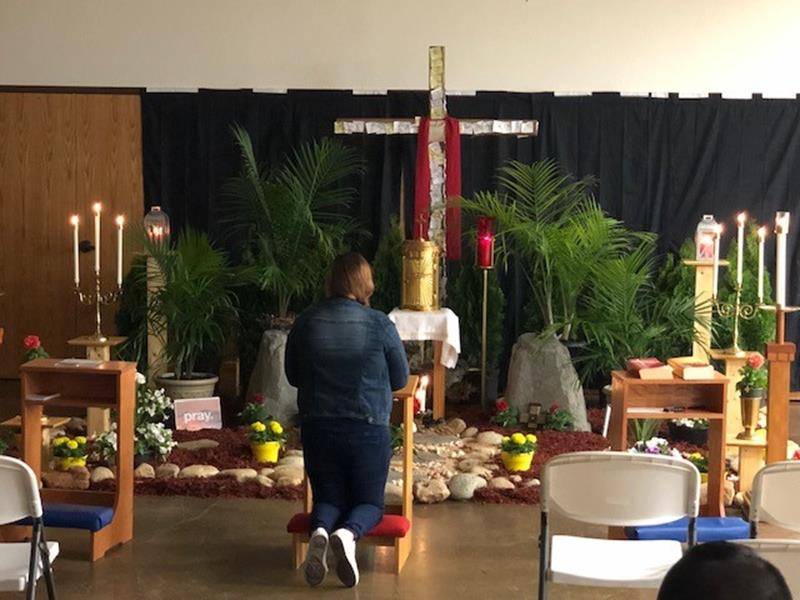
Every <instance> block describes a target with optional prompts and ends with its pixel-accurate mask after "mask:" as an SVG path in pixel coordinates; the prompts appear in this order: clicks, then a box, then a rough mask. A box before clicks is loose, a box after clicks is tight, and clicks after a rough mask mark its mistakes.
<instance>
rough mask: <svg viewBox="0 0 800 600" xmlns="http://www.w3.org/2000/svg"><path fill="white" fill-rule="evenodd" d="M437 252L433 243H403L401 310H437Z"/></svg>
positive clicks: (407, 241)
mask: <svg viewBox="0 0 800 600" xmlns="http://www.w3.org/2000/svg"><path fill="white" fill-rule="evenodd" d="M439 252H440V251H439V246H437V245H436V243H434V242H428V241H425V240H406V241H405V242H404V243H403V306H402V307H403V308H405V309H408V310H438V309H439Z"/></svg>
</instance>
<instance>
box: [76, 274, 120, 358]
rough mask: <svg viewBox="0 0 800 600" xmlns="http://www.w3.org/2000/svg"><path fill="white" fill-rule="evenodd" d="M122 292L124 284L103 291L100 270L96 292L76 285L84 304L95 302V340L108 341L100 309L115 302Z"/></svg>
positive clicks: (96, 276)
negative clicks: (104, 332) (87, 290)
mask: <svg viewBox="0 0 800 600" xmlns="http://www.w3.org/2000/svg"><path fill="white" fill-rule="evenodd" d="M121 294H122V286H117V289H116V290H112V291H110V292H103V291H102V290H101V286H100V273H99V272H98V271H95V274H94V292H83V291H82V290H81V288H80V285H76V286H75V295H76V296H77V297H78V301H79V302H80V303H81V304H83V305H84V306H91V305H92V304H94V316H95V330H94V335H93V336H92V338H93V339H94V340H96V341H98V342H106V341H108V336H106V335H104V334H103V327H102V326H103V323H102V316H101V315H100V309H101V307H103V306H106V305H108V304H113V303H114V302H116V301H117V300H119V297H120V295H121Z"/></svg>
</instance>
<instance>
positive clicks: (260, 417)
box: [239, 402, 272, 425]
mask: <svg viewBox="0 0 800 600" xmlns="http://www.w3.org/2000/svg"><path fill="white" fill-rule="evenodd" d="M239 420H240V421H241V423H242V425H252V424H253V423H255V422H257V421H261V422H262V423H265V422H268V421H271V420H272V415H270V414H269V412H268V411H267V408H266V407H265V406H264V405H263V404H261V403H260V402H248V403H247V404H245V405H244V408H243V409H242V412H240V413H239Z"/></svg>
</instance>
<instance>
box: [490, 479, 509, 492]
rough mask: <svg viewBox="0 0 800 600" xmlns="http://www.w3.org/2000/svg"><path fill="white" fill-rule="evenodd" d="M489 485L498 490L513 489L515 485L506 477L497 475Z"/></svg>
mask: <svg viewBox="0 0 800 600" xmlns="http://www.w3.org/2000/svg"><path fill="white" fill-rule="evenodd" d="M489 487H490V488H494V489H496V490H513V489H514V487H515V486H514V484H513V483H511V482H510V481H509V480H508V479H506V478H505V477H495V478H494V479H492V480H491V481H490V482H489Z"/></svg>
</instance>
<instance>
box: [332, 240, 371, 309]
mask: <svg viewBox="0 0 800 600" xmlns="http://www.w3.org/2000/svg"><path fill="white" fill-rule="evenodd" d="M374 291H375V284H374V283H373V282H372V267H370V266H369V263H368V262H367V260H366V259H365V258H364V257H363V256H361V255H360V254H359V253H358V252H348V253H347V254H342V255H341V256H337V257H336V260H334V261H333V264H332V265H331V268H330V270H329V271H328V276H327V277H326V278H325V295H326V296H327V297H328V298H331V297H340V298H350V299H351V300H357V301H358V302H360V303H361V304H363V305H364V306H369V299H370V296H372V292H374Z"/></svg>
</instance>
